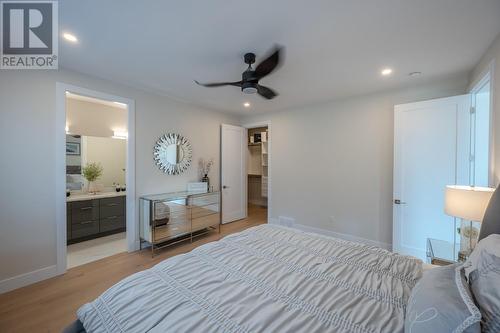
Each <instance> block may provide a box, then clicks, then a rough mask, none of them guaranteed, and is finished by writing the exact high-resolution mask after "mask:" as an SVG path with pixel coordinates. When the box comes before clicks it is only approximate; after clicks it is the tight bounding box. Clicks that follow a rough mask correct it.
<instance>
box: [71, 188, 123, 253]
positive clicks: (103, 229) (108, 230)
mask: <svg viewBox="0 0 500 333" xmlns="http://www.w3.org/2000/svg"><path fill="white" fill-rule="evenodd" d="M67 200H68V202H67V204H66V207H67V209H66V220H67V223H66V229H67V232H66V237H67V243H68V244H74V243H78V242H82V241H85V240H89V239H94V238H99V237H102V236H107V235H111V234H115V233H118V232H123V231H125V207H126V204H125V193H124V192H121V194H120V195H116V196H112V197H109V196H107V197H103V198H98V199H92V200H78V197H76V198H68V199H67Z"/></svg>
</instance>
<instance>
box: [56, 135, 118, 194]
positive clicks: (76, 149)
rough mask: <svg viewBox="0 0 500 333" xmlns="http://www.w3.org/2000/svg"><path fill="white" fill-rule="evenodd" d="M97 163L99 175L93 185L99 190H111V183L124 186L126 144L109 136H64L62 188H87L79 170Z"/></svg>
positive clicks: (112, 188)
mask: <svg viewBox="0 0 500 333" xmlns="http://www.w3.org/2000/svg"><path fill="white" fill-rule="evenodd" d="M87 163H99V164H100V165H101V166H102V168H103V172H102V175H101V177H99V179H98V180H97V181H96V182H95V183H96V186H97V187H98V188H102V191H106V190H113V191H114V186H115V184H120V185H122V186H124V185H125V175H126V173H125V167H126V163H127V141H126V140H122V139H116V138H110V137H98V136H88V135H74V134H73V135H72V134H68V135H66V188H67V189H69V190H81V189H84V188H85V186H87V181H86V180H85V179H84V178H83V176H82V168H83V167H84V166H85V165H86V164H87Z"/></svg>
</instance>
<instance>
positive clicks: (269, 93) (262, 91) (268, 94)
mask: <svg viewBox="0 0 500 333" xmlns="http://www.w3.org/2000/svg"><path fill="white" fill-rule="evenodd" d="M257 93H258V94H259V95H261V96H262V97H264V98H266V99H273V98H274V97H276V96H278V93H276V92H275V91H274V90H272V89H271V88H268V87H264V86H261V85H260V84H258V85H257Z"/></svg>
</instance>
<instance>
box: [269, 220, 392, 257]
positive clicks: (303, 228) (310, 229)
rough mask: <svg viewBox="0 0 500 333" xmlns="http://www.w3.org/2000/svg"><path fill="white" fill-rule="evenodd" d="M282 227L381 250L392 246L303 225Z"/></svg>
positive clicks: (288, 224) (276, 222) (278, 221)
mask: <svg viewBox="0 0 500 333" xmlns="http://www.w3.org/2000/svg"><path fill="white" fill-rule="evenodd" d="M268 223H269V224H278V225H281V224H282V223H281V222H280V219H278V218H269V221H268ZM283 225H284V226H285V227H289V228H296V229H299V230H301V231H305V232H312V233H315V234H320V235H325V236H330V237H335V238H340V239H345V240H348V241H351V242H358V243H363V244H367V245H372V246H377V247H381V248H383V249H386V250H389V251H392V244H389V243H384V242H379V241H375V240H371V239H366V238H362V237H358V236H354V235H348V234H342V233H340V232H335V231H331V230H326V229H322V228H316V227H310V226H307V225H304V224H298V223H292V224H290V223H287V224H286V225H285V224H283Z"/></svg>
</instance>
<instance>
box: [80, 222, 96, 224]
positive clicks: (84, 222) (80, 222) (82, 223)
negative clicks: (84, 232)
mask: <svg viewBox="0 0 500 333" xmlns="http://www.w3.org/2000/svg"><path fill="white" fill-rule="evenodd" d="M90 223H94V221H83V222H80V224H90Z"/></svg>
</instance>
